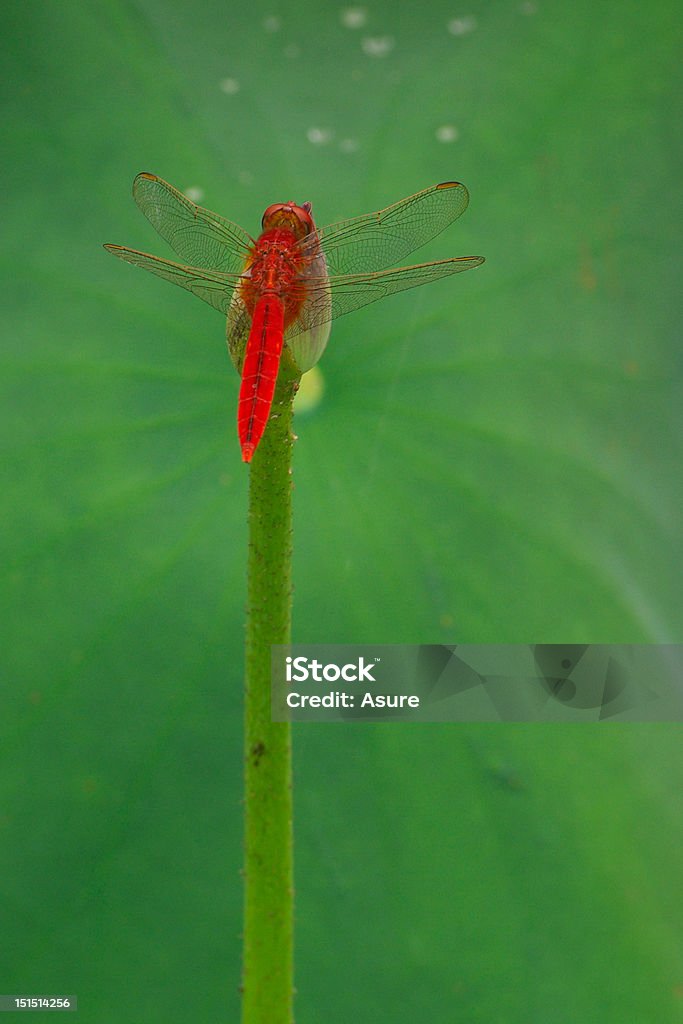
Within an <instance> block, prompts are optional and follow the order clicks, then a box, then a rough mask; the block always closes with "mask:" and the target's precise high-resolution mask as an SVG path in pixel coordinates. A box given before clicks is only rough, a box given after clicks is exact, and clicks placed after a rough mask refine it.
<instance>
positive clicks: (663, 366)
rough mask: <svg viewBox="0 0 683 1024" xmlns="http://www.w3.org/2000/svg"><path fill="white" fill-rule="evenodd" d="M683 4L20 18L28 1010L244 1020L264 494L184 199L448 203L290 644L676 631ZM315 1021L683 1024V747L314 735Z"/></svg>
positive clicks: (19, 563) (308, 506) (12, 260)
mask: <svg viewBox="0 0 683 1024" xmlns="http://www.w3.org/2000/svg"><path fill="white" fill-rule="evenodd" d="M679 10H680V5H679V4H677V3H674V2H673V0H672V2H659V3H656V2H655V3H653V4H650V5H644V4H641V3H636V2H632V0H626V2H620V3H617V2H615V0H608V2H605V3H602V4H596V3H592V2H588V0H577V2H576V3H573V4H566V3H560V2H544V0H538V3H536V2H535V0H531V2H526V3H524V2H518V0H514V2H502V0H493V2H491V0H489V2H486V3H484V2H481V0H471V2H470V0H468V3H467V4H466V5H465V6H462V7H461V6H460V5H459V4H454V3H450V2H449V3H446V2H428V3H427V4H425V5H413V4H410V5H409V4H399V5H395V4H391V3H389V2H387V0H381V2H380V3H376V4H374V5H372V6H368V7H367V8H363V7H354V8H345V7H343V6H341V5H326V4H320V3H313V2H308V3H307V2H305V0H300V2H297V3H292V4H283V3H281V4H277V3H274V4H270V3H263V2H261V0H255V2H252V3H249V4H236V3H221V2H218V0H208V2H203V3H190V2H189V0H100V2H97V3H85V2H81V0H69V2H64V3H51V2H38V0H9V2H8V0H6V2H5V3H4V4H3V32H2V41H1V42H0V47H1V49H2V67H3V86H2V89H3V127H2V131H3V137H4V139H3V143H2V170H3V190H2V200H1V201H2V238H3V245H2V271H3V272H2V282H1V285H0V287H1V288H2V375H1V380H2V389H3V397H2V408H3V416H4V426H3V434H2V448H3V486H2V491H1V494H0V501H1V502H2V521H3V524H4V530H3V542H2V543H3V547H4V550H3V552H2V565H3V572H2V616H3V637H4V639H3V643H2V662H3V663H2V670H1V671H2V676H1V686H2V694H1V697H2V700H1V716H0V727H1V734H0V740H1V747H0V750H1V757H2V760H1V764H2V773H1V788H2V801H1V806H0V837H1V841H0V858H1V859H0V886H1V891H2V903H3V911H2V921H3V927H2V940H1V941H2V948H1V949H0V990H2V991H3V992H7V993H14V992H27V993H29V994H31V993H44V992H49V993H55V994H56V993H63V992H72V993H76V994H77V995H78V996H79V999H80V1010H79V1014H80V1019H81V1020H82V1021H85V1022H88V1024H90V1022H96V1024H105V1022H106V1024H109V1022H112V1024H113V1022H121V1021H125V1022H128V1021H130V1022H137V1021H145V1022H149V1024H153V1022H156V1021H164V1022H176V1021H178V1022H180V1021H187V1020H195V1021H202V1022H209V1021H211V1022H214V1021H216V1022H218V1021H235V1020H237V1019H238V1012H239V1009H238V1007H239V996H238V991H237V986H238V983H239V958H240V940H239V932H240V926H241V922H240V915H241V883H240V877H239V867H240V861H241V806H240V789H241V707H242V697H241V671H242V639H243V607H244V601H245V579H244V566H245V541H246V532H245V502H246V488H247V470H246V467H244V466H243V465H242V463H241V462H240V458H239V450H238V446H237V441H236V437H235V427H234V420H235V404H236V396H237V386H238V380H237V377H236V374H235V373H234V370H233V369H232V366H231V364H230V362H229V359H228V356H227V353H226V349H225V343H224V337H223V334H224V325H223V323H222V321H221V318H220V317H219V316H218V315H217V314H216V313H215V312H214V311H213V310H210V309H209V307H208V306H205V305H203V304H202V303H200V302H197V301H195V300H194V299H193V298H192V297H191V296H188V295H187V294H185V293H183V292H181V291H180V290H179V289H174V288H171V287H170V286H169V285H166V284H164V283H162V282H159V281H156V280H154V279H153V278H151V277H149V276H148V275H145V274H143V273H141V272H139V271H136V270H134V269H132V268H129V267H126V266H123V265H121V264H119V263H117V262H115V261H114V260H112V259H111V257H110V256H108V255H107V254H106V253H105V252H104V251H103V250H102V249H101V244H102V243H103V242H116V243H120V244H125V245H130V246H133V247H137V248H140V249H144V250H147V251H151V252H154V253H157V254H159V255H163V256H172V253H170V252H169V251H168V250H167V248H166V247H165V245H164V243H163V242H162V241H161V240H160V239H158V238H157V237H156V236H155V235H154V232H153V230H152V229H151V227H150V225H149V224H148V223H147V222H146V221H145V220H144V218H143V217H142V216H141V215H140V213H139V211H138V210H137V208H136V207H135V205H134V203H133V201H132V199H131V196H130V185H131V182H132V179H133V176H134V175H135V174H136V173H137V172H138V171H140V170H146V171H150V172H154V173H156V174H159V175H160V176H162V177H163V178H165V179H166V180H168V181H170V182H172V183H173V184H175V185H176V186H177V187H179V188H181V189H194V190H201V193H199V192H197V191H195V192H194V193H193V195H194V196H195V197H199V196H200V194H201V201H202V203H203V204H204V205H206V206H208V207H209V208H211V209H214V210H216V211H218V212H220V213H222V214H224V215H225V216H227V217H229V218H231V219H233V220H236V221H238V222H239V223H241V224H243V225H244V227H245V228H246V229H247V230H248V231H250V232H252V233H254V232H256V231H258V225H259V222H260V216H261V213H262V211H263V209H264V208H265V206H266V205H268V204H269V203H271V202H275V201H282V200H289V199H295V200H297V201H303V200H306V199H309V200H311V201H312V202H313V204H314V212H315V214H316V217H317V219H318V221H319V222H320V223H323V224H324V223H326V222H329V221H333V220H336V219H338V218H340V217H346V216H351V215H354V214H357V213H363V212H366V211H368V210H373V209H378V208H379V207H381V206H384V205H386V204H388V203H391V202H393V201H395V200H397V199H399V198H401V197H402V196H404V195H408V194H410V193H411V192H414V191H417V190H419V189H421V188H423V187H425V186H427V185H429V184H432V183H434V182H437V181H442V180H448V179H458V180H461V181H464V182H465V183H466V184H467V186H468V187H469V189H470V192H471V196H472V199H471V204H470V208H469V210H468V211H467V213H466V214H465V216H464V217H463V218H462V219H461V220H460V221H459V222H458V223H457V224H456V225H455V226H454V227H452V228H451V229H449V230H448V232H447V233H446V234H444V235H442V236H441V237H440V238H438V239H436V240H435V241H434V242H433V243H431V244H430V246H428V247H427V248H425V249H424V250H421V251H420V253H419V254H418V256H417V260H423V259H430V258H434V259H436V258H442V257H447V256H457V255H473V254H483V255H485V256H486V258H487V263H486V264H485V266H483V267H482V268H480V269H479V270H476V271H473V272H471V273H468V274H466V275H464V276H462V277H459V278H455V279H452V280H450V281H448V282H444V283H441V284H438V285H434V286H432V287H431V288H428V289H427V288H425V289H422V290H419V291H415V292H412V293H409V294H407V295H403V296H399V297H397V298H394V299H392V300H387V302H385V303H380V304H377V305H376V306H373V307H370V308H368V309H366V310H364V311H362V312H359V313H357V314H354V315H353V316H350V317H347V318H343V319H342V320H340V321H339V323H338V324H337V325H335V328H334V330H333V335H332V339H331V341H330V345H329V347H328V350H327V352H326V354H325V356H324V359H323V361H322V363H321V370H322V373H323V375H324V382H325V394H324V398H323V401H322V402H321V404H320V405H319V407H318V408H317V409H316V410H315V411H314V412H312V413H310V414H309V415H307V416H303V415H302V416H300V417H299V420H298V423H297V432H298V434H299V442H298V444H297V446H296V450H295V469H294V472H295V483H296V487H295V540H296V553H295V557H296V565H295V580H296V593H295V612H294V636H295V639H296V640H297V641H299V642H311V641H317V642H321V643H323V642H327V643H334V642H340V643H345V642H381V643H415V642H424V643H430V642H432V643H433V642H444V643H455V642H469V643H486V642H499V643H501V642H508V643H509V642H518V643H521V642H524V643H527V642H574V643H582V642H601V643H610V642H620V643H624V642H626V643H628V642H642V643H647V642H663V641H669V642H676V641H680V640H681V639H683V637H682V636H681V610H682V600H681V598H682V596H683V595H682V589H683V588H682V584H681V574H680V560H681V553H682V552H681V530H680V508H681V498H682V497H683V488H682V487H681V469H680V466H681V408H682V407H683V406H682V403H681V347H680V336H679V327H680V301H679V297H680V279H679V273H678V271H677V268H676V262H677V257H678V255H679V249H680V234H681V228H682V227H683V217H682V216H681V214H682V208H681V207H682V199H681V195H682V193H681V188H680V178H679V174H678V169H679V167H680V156H681V154H680V138H681V136H680V125H681V121H682V117H681V113H682V112H681V103H680V96H681V92H680V85H681V83H680V47H681V25H680V14H679ZM294 741H295V775H296V779H295V787H296V788H295V798H296V824H295V828H296V844H297V846H296V874H297V900H298V904H297V939H298V943H297V988H298V997H297V1021H298V1024H319V1022H328V1021H329V1022H343V1024H346V1022H349V1021H361V1022H366V1021H368V1022H369V1021H372V1022H374V1021H378V1022H384V1021H386V1022H391V1024H415V1022H418V1021H419V1022H422V1021H435V1022H441V1021H443V1022H451V1021H452V1022H457V1021H467V1022H471V1024H472V1022H476V1024H479V1022H481V1024H494V1022H495V1024H522V1022H524V1024H530V1022H533V1024H570V1022H571V1024H575V1022H577V1021H581V1022H600V1024H611V1022H620V1024H621V1022H623V1021H626V1020H628V1021H633V1022H635V1024H669V1022H673V1021H680V1020H682V1019H683V955H682V949H683V944H682V942H681V939H682V937H683V936H682V932H683V928H682V927H681V911H682V909H683V906H682V904H683V900H682V893H683V890H682V889H681V886H680V850H681V848H682V845H683V842H682V841H683V834H682V833H683V816H682V815H681V806H680V792H681V787H682V784H683V756H682V753H681V743H680V729H679V727H677V726H656V725H651V726H623V725H614V724H612V725H601V726H583V727H579V726H572V727H565V728H560V727H556V728H552V729H551V728H542V727H540V726H531V725H526V726H525V725H508V726H496V725H490V726H477V727H474V726H458V725H451V726H444V727H441V726H433V727H418V726H410V725H403V726H401V725H398V724H386V725H375V726H359V725H349V726H339V727H336V726H317V727H316V726H309V725H303V726H299V727H297V728H295V736H294Z"/></svg>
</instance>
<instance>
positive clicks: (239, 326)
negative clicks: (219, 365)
mask: <svg viewBox="0 0 683 1024" xmlns="http://www.w3.org/2000/svg"><path fill="white" fill-rule="evenodd" d="M250 330H251V316H250V314H249V310H248V309H247V307H246V306H245V304H244V301H243V299H242V296H241V295H240V289H239V288H235V290H234V292H233V293H232V299H231V300H230V307H229V309H228V323H227V342H228V352H229V353H230V358H231V359H232V362H233V365H234V366H235V368H236V369H237V371H238V373H240V374H241V373H242V365H243V363H244V355H245V353H246V350H247V342H248V340H249V332H250Z"/></svg>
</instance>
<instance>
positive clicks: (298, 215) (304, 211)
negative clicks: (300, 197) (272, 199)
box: [261, 202, 314, 240]
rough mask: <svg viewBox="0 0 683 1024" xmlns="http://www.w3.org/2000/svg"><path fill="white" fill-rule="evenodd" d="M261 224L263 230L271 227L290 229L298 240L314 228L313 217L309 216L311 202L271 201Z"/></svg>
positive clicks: (268, 229)
mask: <svg viewBox="0 0 683 1024" xmlns="http://www.w3.org/2000/svg"><path fill="white" fill-rule="evenodd" d="M261 225H262V227H263V230H264V231H270V230H271V229H272V228H284V229H285V230H286V231H291V232H292V233H293V234H294V235H295V236H296V238H297V240H300V239H302V238H305V237H306V235H309V234H310V233H311V231H313V230H314V224H313V218H312V217H311V204H310V203H304V204H303V206H297V204H296V203H294V202H291V203H273V205H272V206H269V207H268V209H267V210H266V212H265V213H264V214H263V220H262V221H261Z"/></svg>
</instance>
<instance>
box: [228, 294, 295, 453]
mask: <svg viewBox="0 0 683 1024" xmlns="http://www.w3.org/2000/svg"><path fill="white" fill-rule="evenodd" d="M284 330H285V310H284V305H283V303H282V300H281V299H280V298H279V297H278V296H277V295H276V294H274V293H272V292H268V293H266V294H265V295H262V296H261V297H260V298H259V299H258V300H257V302H256V306H255V308H254V315H253V319H252V322H251V330H250V332H249V340H248V342H247V350H246V353H245V356H244V364H243V366H242V385H241V387H240V397H239V404H238V406H237V431H238V434H239V439H240V445H241V448H242V459H243V460H244V461H245V462H251V457H252V455H253V454H254V451H255V450H256V446H257V445H258V443H259V441H260V440H261V438H262V436H263V431H264V430H265V429H266V424H267V423H268V416H269V414H270V407H271V405H272V403H273V395H274V394H275V382H276V381H277V375H278V370H279V367H280V355H281V354H282V344H283V339H284Z"/></svg>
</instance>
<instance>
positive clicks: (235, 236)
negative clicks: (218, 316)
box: [133, 173, 254, 273]
mask: <svg viewBox="0 0 683 1024" xmlns="http://www.w3.org/2000/svg"><path fill="white" fill-rule="evenodd" d="M133 198H134V199H135V202H136V203H137V204H138V206H139V207H140V209H141V210H142V212H143V213H144V215H145V217H146V218H147V220H148V221H149V222H150V224H151V225H152V227H153V228H154V229H155V230H156V231H158V232H159V234H160V235H161V237H162V238H163V239H164V240H165V241H166V242H168V244H169V245H170V246H171V248H172V249H173V250H174V252H177V253H178V255H179V256H181V257H182V258H183V259H184V260H186V261H187V262H188V263H191V264H192V265H193V266H196V267H206V268H207V269H208V270H219V271H223V272H225V273H239V272H240V270H242V268H243V267H244V263H245V260H246V258H247V254H248V252H249V250H250V249H251V247H252V246H253V244H254V242H253V239H252V238H250V237H249V235H248V234H247V233H246V231H243V230H242V228H241V227H239V225H238V224H233V223H232V221H229V220H226V219H225V217H219V215H218V214H217V213H212V212H211V210H205V209H204V208H203V207H201V206H197V205H196V204H195V203H193V202H191V201H190V200H189V199H188V198H187V196H185V195H183V193H182V192H179V191H178V189H176V188H174V187H173V185H169V184H168V182H166V181H162V179H161V178H157V177H156V175H154V174H144V173H143V174H138V176H137V178H136V179H135V181H134V182H133Z"/></svg>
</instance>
